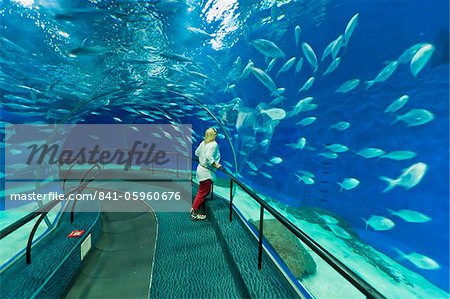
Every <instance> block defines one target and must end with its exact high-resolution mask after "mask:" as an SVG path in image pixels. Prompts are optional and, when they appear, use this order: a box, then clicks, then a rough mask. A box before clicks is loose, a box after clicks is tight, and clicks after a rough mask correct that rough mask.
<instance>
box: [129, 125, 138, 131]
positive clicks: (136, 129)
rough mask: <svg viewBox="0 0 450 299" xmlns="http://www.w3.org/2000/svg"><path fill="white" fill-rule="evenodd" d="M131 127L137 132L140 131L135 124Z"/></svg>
mask: <svg viewBox="0 0 450 299" xmlns="http://www.w3.org/2000/svg"><path fill="white" fill-rule="evenodd" d="M130 129H132V130H133V131H135V132H139V129H138V128H136V127H135V126H132V127H130Z"/></svg>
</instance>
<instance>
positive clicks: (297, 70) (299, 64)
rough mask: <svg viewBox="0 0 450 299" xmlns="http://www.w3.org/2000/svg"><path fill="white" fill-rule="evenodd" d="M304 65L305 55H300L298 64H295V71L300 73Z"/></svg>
mask: <svg viewBox="0 0 450 299" xmlns="http://www.w3.org/2000/svg"><path fill="white" fill-rule="evenodd" d="M302 66H303V57H300V59H299V60H298V62H297V65H296V66H295V73H296V74H298V73H299V72H300V70H301V69H302Z"/></svg>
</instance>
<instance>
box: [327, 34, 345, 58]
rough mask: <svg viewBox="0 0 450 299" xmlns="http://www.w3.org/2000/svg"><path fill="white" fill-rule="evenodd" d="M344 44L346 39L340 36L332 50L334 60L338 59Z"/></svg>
mask: <svg viewBox="0 0 450 299" xmlns="http://www.w3.org/2000/svg"><path fill="white" fill-rule="evenodd" d="M343 42H344V37H343V36H342V34H341V35H339V36H338V38H337V39H336V40H335V41H334V44H333V46H332V47H331V50H330V54H331V57H332V58H333V60H334V59H336V58H337V56H338V54H339V50H340V49H341V47H342V43H343Z"/></svg>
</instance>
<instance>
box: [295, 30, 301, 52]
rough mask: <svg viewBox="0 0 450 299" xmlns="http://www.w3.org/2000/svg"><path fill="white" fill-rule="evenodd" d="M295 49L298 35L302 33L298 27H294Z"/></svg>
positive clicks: (298, 40)
mask: <svg viewBox="0 0 450 299" xmlns="http://www.w3.org/2000/svg"><path fill="white" fill-rule="evenodd" d="M294 31H295V47H296V48H297V47H298V43H299V42H300V34H301V33H302V29H301V28H300V26H299V25H297V26H295V29H294Z"/></svg>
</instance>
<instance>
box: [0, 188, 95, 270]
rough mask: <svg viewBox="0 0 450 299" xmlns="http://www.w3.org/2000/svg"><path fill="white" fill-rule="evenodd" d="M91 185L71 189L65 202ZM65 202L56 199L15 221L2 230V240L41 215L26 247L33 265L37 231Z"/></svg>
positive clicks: (27, 256) (28, 261)
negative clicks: (33, 249) (32, 256)
mask: <svg viewBox="0 0 450 299" xmlns="http://www.w3.org/2000/svg"><path fill="white" fill-rule="evenodd" d="M89 183H90V181H89V182H84V183H82V184H80V185H78V186H77V187H75V188H73V189H71V190H70V191H69V192H67V193H65V194H64V199H63V200H65V198H66V197H67V196H69V195H71V194H73V193H75V192H78V191H79V190H83V189H85V188H86V186H87V185H88V184H89ZM63 200H60V199H55V200H53V201H52V202H50V203H48V204H46V205H44V206H42V207H40V208H39V209H37V210H36V211H33V212H31V213H29V214H27V215H26V216H24V217H22V218H20V219H19V220H17V221H15V222H14V223H12V224H10V225H8V226H7V227H5V228H4V229H2V230H0V240H1V239H3V238H5V237H6V236H8V235H10V234H11V233H13V232H15V231H16V230H18V229H19V228H21V227H22V226H24V225H25V224H27V223H28V222H30V221H31V220H33V219H34V218H36V217H37V216H39V215H40V217H39V219H38V221H37V222H36V223H35V224H34V226H33V229H32V230H31V232H30V235H29V237H28V242H27V247H26V260H27V264H30V263H31V245H32V243H33V237H34V235H35V233H36V231H37V228H38V226H39V224H40V223H41V221H42V220H43V219H44V218H45V216H46V215H47V214H48V212H50V211H51V210H52V209H53V208H54V207H56V206H57V205H58V204H59V203H60V202H62V201H63Z"/></svg>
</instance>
